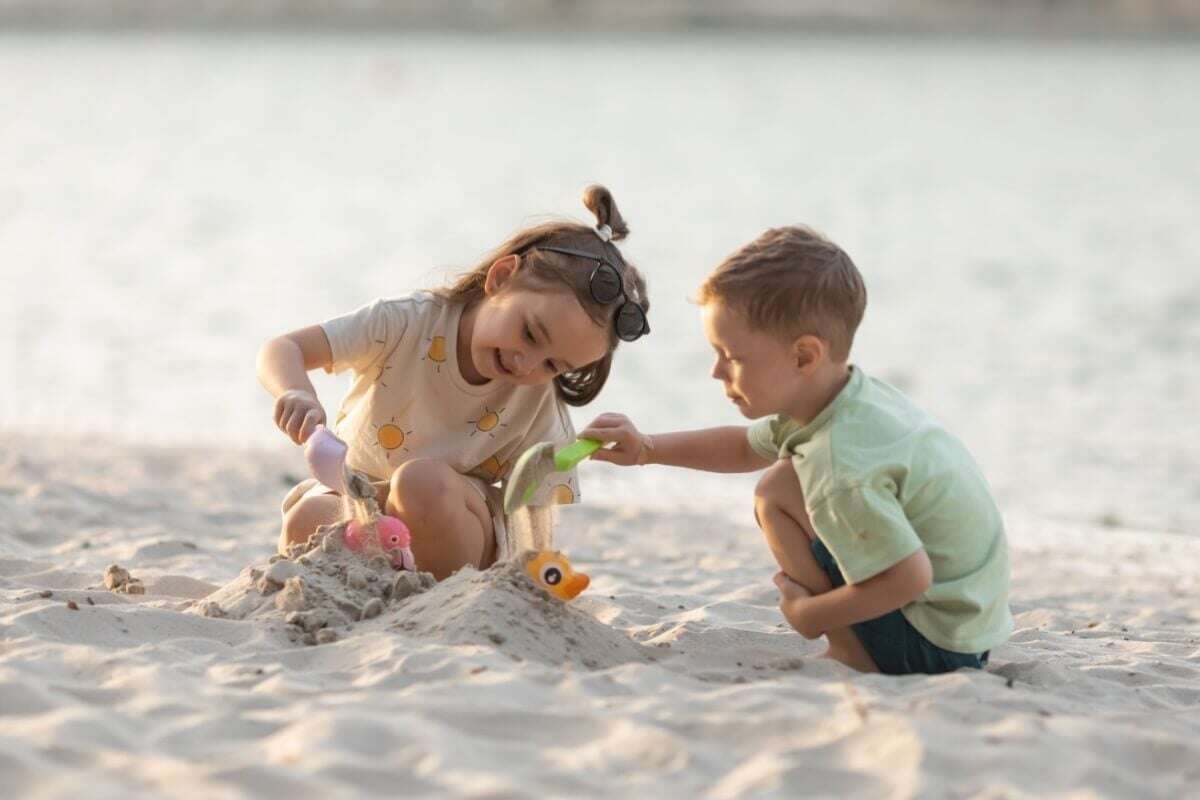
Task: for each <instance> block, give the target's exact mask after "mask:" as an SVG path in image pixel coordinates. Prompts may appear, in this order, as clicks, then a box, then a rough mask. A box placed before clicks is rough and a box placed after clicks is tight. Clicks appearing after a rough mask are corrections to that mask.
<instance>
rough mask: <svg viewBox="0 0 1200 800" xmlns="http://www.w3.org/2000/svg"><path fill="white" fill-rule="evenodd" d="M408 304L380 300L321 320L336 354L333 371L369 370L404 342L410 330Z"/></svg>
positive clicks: (331, 348) (332, 366) (331, 366)
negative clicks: (338, 315) (406, 333)
mask: <svg viewBox="0 0 1200 800" xmlns="http://www.w3.org/2000/svg"><path fill="white" fill-rule="evenodd" d="M408 305H409V304H407V303H403V302H400V301H396V300H376V301H375V302H373V303H369V304H367V305H365V306H363V307H362V308H360V309H358V310H357V311H352V312H351V313H349V314H345V315H343V316H340V317H334V318H333V319H330V320H326V321H325V322H322V323H321V328H322V329H323V330H324V331H325V336H326V338H328V339H329V349H330V352H331V353H332V355H333V360H332V363H331V364H330V368H329V371H330V372H343V371H345V370H348V369H352V370H354V371H355V372H366V371H367V370H368V369H370V368H371V366H372V365H378V364H380V363H382V362H384V361H386V360H387V359H388V357H389V356H390V355H391V354H392V353H393V352H394V351H395V350H396V348H397V347H398V346H399V345H400V341H401V339H403V338H404V332H405V331H406V330H407V329H408V322H409V320H408V313H407V312H408Z"/></svg>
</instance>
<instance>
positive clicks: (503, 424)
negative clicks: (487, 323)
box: [321, 292, 579, 505]
mask: <svg viewBox="0 0 1200 800" xmlns="http://www.w3.org/2000/svg"><path fill="white" fill-rule="evenodd" d="M462 312H463V306H462V305H461V304H458V303H452V302H450V301H448V300H445V299H443V298H441V297H438V296H437V295H434V294H431V293H429V292H416V293H414V294H411V295H409V296H407V297H398V298H391V299H381V300H376V301H375V302H373V303H370V304H368V305H365V306H363V307H362V308H360V309H358V310H357V311H354V312H351V313H349V314H346V315H345V316H341V317H335V318H334V319H331V320H328V321H327V322H323V323H321V327H322V328H323V329H324V331H325V335H326V336H327V337H328V338H329V346H330V348H331V349H332V352H333V363H332V365H331V367H330V370H329V371H330V372H338V373H340V372H343V371H345V370H353V372H354V376H353V377H354V380H353V383H352V384H351V386H350V391H349V392H348V393H347V394H346V397H345V399H343V400H342V405H341V408H340V409H339V410H338V414H337V419H336V421H335V422H334V424H333V428H334V431H335V432H336V433H337V435H338V436H339V437H341V438H342V440H343V441H345V442H346V443H347V444H348V445H349V447H350V452H349V454H348V456H347V459H346V462H347V464H348V465H349V466H350V467H351V468H353V469H356V470H359V471H360V472H365V473H366V474H368V475H370V476H371V477H372V478H373V479H375V480H381V481H382V480H387V479H388V478H390V477H391V474H392V472H394V471H395V469H396V467H398V466H400V465H401V464H403V463H404V462H405V461H409V460H411V459H414V458H436V459H440V460H442V461H445V462H446V463H448V464H449V465H450V466H451V467H453V468H454V469H455V471H457V472H459V473H461V474H463V475H471V476H474V477H477V478H480V479H481V480H483V481H484V482H485V483H487V484H489V485H490V484H494V483H496V482H497V481H500V480H502V479H503V478H505V477H507V476H508V474H509V472H510V471H511V470H512V465H513V462H515V461H516V459H517V457H518V456H519V455H520V454H521V453H523V452H524V451H525V450H526V449H527V448H529V447H530V446H532V445H534V444H537V443H538V442H546V441H552V442H557V443H562V444H566V443H568V442H570V441H572V440H574V438H575V428H574V426H572V424H571V419H570V417H569V416H567V410H566V408H565V406H564V404H563V403H562V402H561V401H560V400H559V399H558V397H557V396H556V395H555V391H554V384H553V383H547V384H544V385H541V386H514V385H512V384H508V383H504V382H502V381H489V382H487V383H485V384H483V385H480V386H473V385H471V384H469V383H467V381H466V380H465V379H464V378H463V376H462V373H461V372H460V371H459V368H458V357H457V353H458V323H459V318H460V317H461V316H462ZM578 499H579V480H578V477H577V476H576V474H575V472H574V471H573V470H572V471H571V472H566V473H563V472H556V473H553V474H552V475H550V476H549V477H548V478H547V479H546V481H544V482H543V484H542V486H541V487H540V488H539V489H538V491H537V493H536V494H535V496H534V500H533V503H534V504H535V505H550V504H552V503H573V502H576V501H577V500H578Z"/></svg>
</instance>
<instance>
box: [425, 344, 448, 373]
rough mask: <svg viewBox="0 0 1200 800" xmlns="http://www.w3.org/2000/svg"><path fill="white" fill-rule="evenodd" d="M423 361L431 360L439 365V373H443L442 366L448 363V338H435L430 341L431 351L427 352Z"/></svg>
mask: <svg viewBox="0 0 1200 800" xmlns="http://www.w3.org/2000/svg"><path fill="white" fill-rule="evenodd" d="M421 360H422V361H425V360H429V361H432V362H433V363H434V364H436V365H437V371H438V372H441V371H442V364H445V363H446V337H445V336H434V337H433V338H432V339H430V340H429V349H428V350H427V351H425V355H423V356H421Z"/></svg>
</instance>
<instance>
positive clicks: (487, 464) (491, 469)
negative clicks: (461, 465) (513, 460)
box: [476, 456, 511, 481]
mask: <svg viewBox="0 0 1200 800" xmlns="http://www.w3.org/2000/svg"><path fill="white" fill-rule="evenodd" d="M509 466H511V464H510V462H508V461H501V460H500V456H491V457H490V458H488V459H487V460H486V461H484V462H483V463H482V464H480V465H479V466H478V467H476V469H478V470H479V471H480V472H482V473H483V474H484V475H487V476H488V477H489V478H491V479H492V480H494V481H498V480H500V479H501V478H503V477H504V473H506V472H508V468H509Z"/></svg>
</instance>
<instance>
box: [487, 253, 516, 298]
mask: <svg viewBox="0 0 1200 800" xmlns="http://www.w3.org/2000/svg"><path fill="white" fill-rule="evenodd" d="M520 265H521V257H520V256H518V255H515V254H514V255H509V256H504V258H498V259H496V260H495V261H493V262H492V265H491V266H490V267H488V271H487V277H486V278H484V281H483V293H484V294H486V295H493V294H495V293H496V292H498V291H500V290H501V289H502V288H504V287H505V286H506V285H507V284H508V282H509V281H511V280H512V277H513V275H515V274H517V267H519V266H520Z"/></svg>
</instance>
